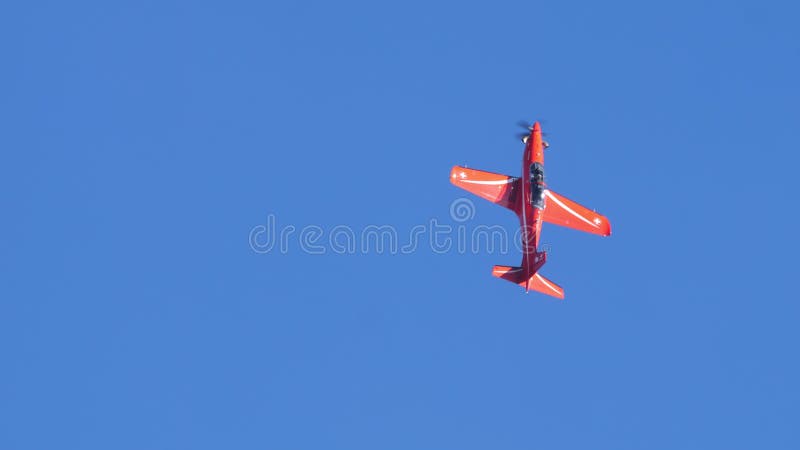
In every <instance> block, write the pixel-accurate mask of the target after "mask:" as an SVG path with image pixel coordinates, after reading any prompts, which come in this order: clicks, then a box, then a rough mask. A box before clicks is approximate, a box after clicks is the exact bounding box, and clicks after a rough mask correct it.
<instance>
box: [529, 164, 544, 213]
mask: <svg viewBox="0 0 800 450" xmlns="http://www.w3.org/2000/svg"><path fill="white" fill-rule="evenodd" d="M531 206H533V207H534V208H536V209H544V167H543V166H542V165H541V164H540V163H533V164H531Z"/></svg>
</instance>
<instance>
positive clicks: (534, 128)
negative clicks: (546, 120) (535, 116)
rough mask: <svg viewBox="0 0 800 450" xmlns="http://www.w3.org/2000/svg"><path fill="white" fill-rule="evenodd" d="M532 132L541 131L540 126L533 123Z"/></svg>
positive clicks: (537, 123)
mask: <svg viewBox="0 0 800 450" xmlns="http://www.w3.org/2000/svg"><path fill="white" fill-rule="evenodd" d="M533 131H542V126H541V125H539V122H533Z"/></svg>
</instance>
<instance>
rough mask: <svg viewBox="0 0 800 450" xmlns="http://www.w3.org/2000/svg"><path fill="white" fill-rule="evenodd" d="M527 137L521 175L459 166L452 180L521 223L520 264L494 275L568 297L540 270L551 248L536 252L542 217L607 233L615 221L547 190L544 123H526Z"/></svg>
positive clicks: (578, 227) (559, 223) (558, 295)
mask: <svg viewBox="0 0 800 450" xmlns="http://www.w3.org/2000/svg"><path fill="white" fill-rule="evenodd" d="M526 128H527V129H528V130H529V132H527V133H525V135H523V136H522V142H524V143H525V153H524V154H523V156H522V176H521V177H510V176H508V175H501V174H497V173H491V172H485V171H483V170H475V169H468V168H466V167H461V166H455V167H453V169H452V170H451V171H450V182H451V183H453V184H454V185H456V186H458V187H460V188H462V189H465V190H467V191H469V192H472V193H473V194H475V195H477V196H479V197H483V198H485V199H486V200H489V201H490V202H492V203H495V204H497V205H500V206H504V207H506V208H508V209H510V210H512V211H514V212H515V213H516V214H517V216H518V217H519V223H520V226H521V227H522V265H521V267H509V266H494V270H492V275H494V276H496V277H498V278H502V279H504V280H508V281H510V282H512V283H517V284H519V285H520V286H522V287H524V288H525V292H528V291H529V290H531V289H533V290H534V291H538V292H541V293H543V294H547V295H552V296H553V297H557V298H560V299H563V298H564V289H562V288H561V286H559V285H557V284H555V283H553V282H552V281H550V280H548V279H547V278H545V277H543V276H541V275H540V274H539V269H541V268H542V266H543V265H544V263H545V261H546V260H547V253H545V252H539V251H537V248H538V247H539V236H540V234H541V230H542V222H548V223H554V224H556V225H561V226H565V227H570V228H575V229H576V230H580V231H585V232H587V233H593V234H599V235H600V236H608V235H610V234H611V224H610V223H609V222H608V219H607V218H606V217H605V216H602V215H600V214H597V213H596V212H594V211H592V210H590V209H588V208H586V207H584V206H581V205H579V204H578V203H575V202H573V201H572V200H569V199H567V198H565V197H562V196H561V195H559V194H556V193H555V192H553V191H551V190H550V189H547V185H546V184H545V182H544V149H545V148H547V147H548V144H547V143H546V142H544V141H543V140H542V127H541V126H540V125H539V122H535V123H534V124H533V126H530V127H527V126H526Z"/></svg>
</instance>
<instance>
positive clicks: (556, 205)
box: [543, 189, 611, 236]
mask: <svg viewBox="0 0 800 450" xmlns="http://www.w3.org/2000/svg"><path fill="white" fill-rule="evenodd" d="M545 198H546V199H547V200H546V204H545V207H544V217H543V219H544V221H545V222H549V223H553V224H556V225H561V226H562V227H569V228H574V229H576V230H580V231H585V232H587V233H592V234H599V235H600V236H608V235H610V234H611V224H610V223H609V222H608V218H606V217H605V216H603V215H602V214H598V213H596V212H594V211H592V210H590V209H589V208H586V207H585V206H581V205H579V204H578V203H575V202H573V201H572V200H570V199H568V198H566V197H563V196H561V195H558V194H556V193H555V192H553V191H551V190H549V189H548V190H547V191H545Z"/></svg>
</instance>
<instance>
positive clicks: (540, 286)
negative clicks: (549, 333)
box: [492, 252, 564, 300]
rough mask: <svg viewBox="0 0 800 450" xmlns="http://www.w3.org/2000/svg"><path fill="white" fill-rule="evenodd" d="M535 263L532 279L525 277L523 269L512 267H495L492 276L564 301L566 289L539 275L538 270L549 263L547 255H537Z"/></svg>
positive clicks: (541, 253)
mask: <svg viewBox="0 0 800 450" xmlns="http://www.w3.org/2000/svg"><path fill="white" fill-rule="evenodd" d="M533 261H534V264H533V267H532V270H531V271H532V272H533V275H531V276H530V277H526V276H525V270H524V269H523V268H522V267H512V266H494V268H493V269H492V275H494V276H496V277H497V278H502V279H504V280H506V281H510V282H512V283H516V284H518V285H520V286H522V287H523V288H525V290H526V291H529V290H533V291H537V292H541V293H542V294H547V295H551V296H553V297H556V298H559V299H562V300H563V299H564V289H562V288H561V286H559V285H557V284H555V283H553V282H552V281H550V280H548V279H547V278H545V277H543V276H541V275H539V272H538V270H539V269H540V268H541V267H542V266H543V265H544V263H545V261H547V254H546V253H545V252H539V253H536V254H535V256H534V259H533Z"/></svg>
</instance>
